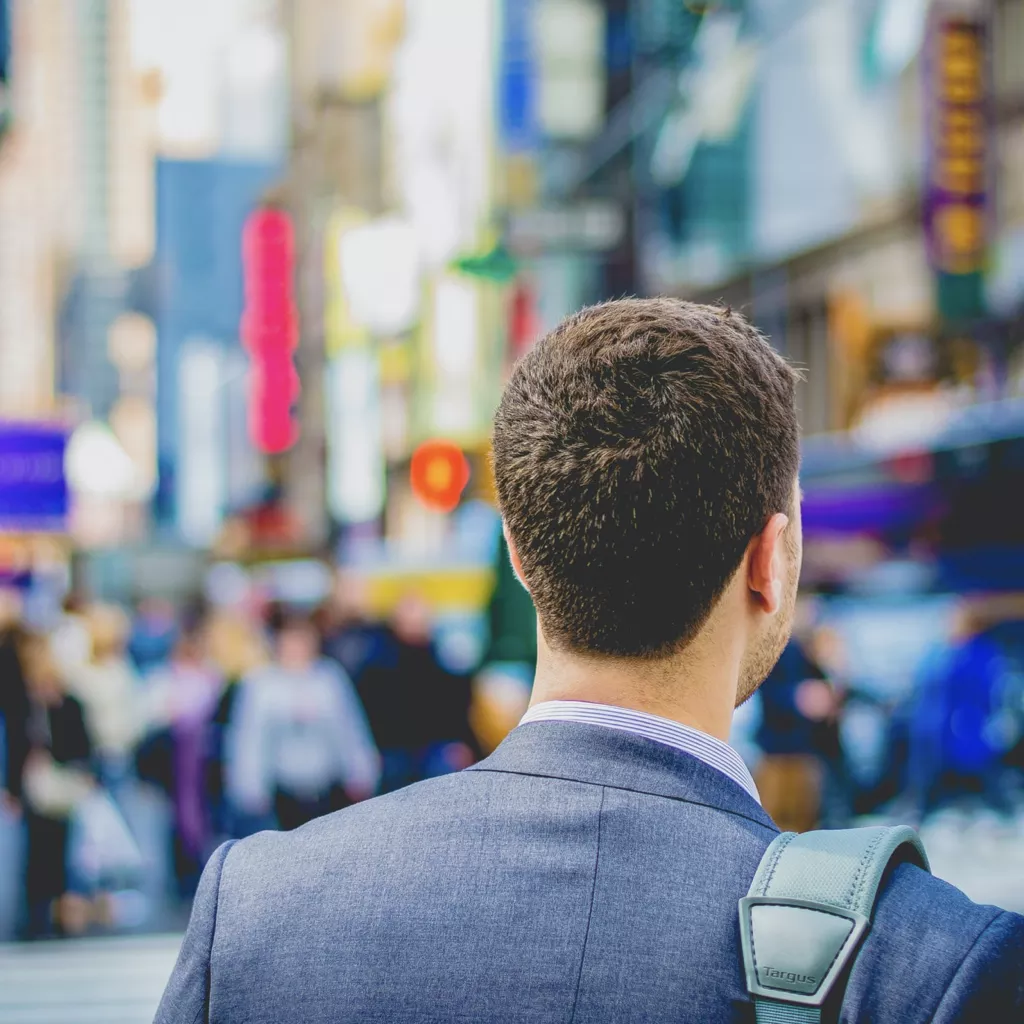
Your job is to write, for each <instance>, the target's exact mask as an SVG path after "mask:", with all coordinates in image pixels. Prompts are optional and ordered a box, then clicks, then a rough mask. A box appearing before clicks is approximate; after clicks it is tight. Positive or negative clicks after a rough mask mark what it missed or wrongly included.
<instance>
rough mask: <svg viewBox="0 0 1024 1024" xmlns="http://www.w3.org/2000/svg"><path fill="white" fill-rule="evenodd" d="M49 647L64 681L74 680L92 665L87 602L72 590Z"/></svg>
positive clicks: (51, 636)
mask: <svg viewBox="0 0 1024 1024" xmlns="http://www.w3.org/2000/svg"><path fill="white" fill-rule="evenodd" d="M50 644H51V647H52V649H53V656H54V658H55V659H56V660H57V666H58V668H59V669H60V672H61V674H62V676H63V677H64V678H65V679H72V678H74V676H75V674H76V673H77V672H78V670H79V669H80V668H82V666H83V665H87V664H88V663H89V659H90V657H91V653H92V638H91V636H90V633H89V623H88V620H87V618H86V602H85V600H84V598H83V597H82V595H81V594H80V593H79V592H78V591H76V590H71V591H69V592H68V594H67V595H66V596H65V597H64V600H63V602H62V603H61V613H60V616H59V617H58V619H57V622H56V623H55V625H54V627H53V629H52V631H51V633H50Z"/></svg>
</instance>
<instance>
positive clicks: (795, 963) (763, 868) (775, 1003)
mask: <svg viewBox="0 0 1024 1024" xmlns="http://www.w3.org/2000/svg"><path fill="white" fill-rule="evenodd" d="M904 861H909V862H910V863H912V864H917V865H918V866H919V867H921V868H924V870H925V871H928V870H929V866H928V857H927V855H926V854H925V852H924V847H923V846H922V845H921V840H920V838H919V836H918V834H917V833H916V832H915V831H914V830H913V829H912V828H909V827H908V826H906V825H898V826H895V827H886V826H871V827H868V828H851V829H837V830H834V831H820V832H805V833H803V834H801V835H798V834H796V833H795V832H783V833H782V834H781V835H779V836H777V837H776V838H775V840H774V841H773V842H772V844H771V846H769V847H768V849H767V850H766V851H765V854H764V857H762V859H761V864H760V866H759V867H758V869H757V874H756V875H755V876H754V881H753V882H752V883H751V885H750V891H749V892H748V893H747V895H746V896H745V897H744V898H743V899H741V900H740V904H739V911H740V940H741V943H742V948H743V964H744V968H745V971H746V979H747V991H748V992H749V993H750V994H751V996H753V998H754V1004H755V1009H756V1013H757V1024H820V1022H821V1021H822V1006H823V1004H824V1003H825V1001H826V999H827V998H828V997H829V996H830V995H834V996H835V1000H838V1001H839V1002H841V996H842V991H843V988H844V986H845V983H846V979H847V978H848V977H849V968H852V966H853V963H854V961H855V960H856V957H857V953H858V951H859V949H860V945H861V942H862V940H863V938H864V936H865V934H866V933H867V931H868V929H869V928H870V927H871V915H872V913H873V911H874V907H875V898H876V897H877V895H878V891H879V889H880V887H881V885H882V881H883V879H884V878H885V877H886V875H887V872H888V869H889V867H890V865H892V866H895V865H896V864H899V863H903V862H904ZM837 982H840V984H837ZM830 1005H835V1002H834V1001H833V1002H830Z"/></svg>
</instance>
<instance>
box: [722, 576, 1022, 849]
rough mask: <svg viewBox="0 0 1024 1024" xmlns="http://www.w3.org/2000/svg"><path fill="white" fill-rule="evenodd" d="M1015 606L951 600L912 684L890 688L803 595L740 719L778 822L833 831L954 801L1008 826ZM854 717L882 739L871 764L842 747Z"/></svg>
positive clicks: (1018, 619) (1018, 679)
mask: <svg viewBox="0 0 1024 1024" xmlns="http://www.w3.org/2000/svg"><path fill="white" fill-rule="evenodd" d="M1019 605H1020V602H1019V601H1018V600H1016V599H1015V598H1014V597H1012V596H1008V595H1004V596H996V597H992V596H961V597H958V598H956V599H955V600H954V602H953V607H952V609H951V611H950V613H949V614H948V616H947V618H948V623H947V624H946V626H945V627H944V628H942V629H940V630H939V632H938V635H937V638H936V639H935V640H934V641H933V642H932V643H931V644H930V645H929V646H927V647H926V648H925V650H924V652H923V655H922V656H921V657H920V658H918V659H917V661H916V664H915V666H914V669H913V673H912V678H911V679H910V685H909V686H908V687H907V688H906V689H905V690H904V691H903V692H900V691H899V690H892V689H890V690H889V691H888V692H887V691H886V689H885V688H882V689H881V690H880V689H879V687H877V686H869V685H865V680H864V679H863V678H861V677H860V675H859V674H858V672H857V671H856V670H855V669H854V668H853V662H854V660H855V659H854V658H852V657H851V652H850V650H849V649H848V648H849V645H848V642H847V641H846V640H844V637H843V635H842V632H841V631H840V630H838V629H837V628H836V627H835V625H834V624H833V623H832V622H830V621H829V619H828V616H827V614H823V611H822V610H823V608H824V607H826V605H825V604H824V603H823V602H821V601H820V600H817V601H816V600H814V599H812V598H809V597H802V598H801V603H800V607H799V609H798V615H797V622H796V627H795V630H794V635H793V637H792V639H791V641H790V643H789V645H788V646H787V648H786V650H785V651H784V653H783V655H782V657H781V659H780V660H779V662H778V664H777V665H776V667H775V668H774V670H773V671H772V673H771V675H770V676H769V677H768V679H767V680H766V681H765V683H764V685H763V686H762V688H761V690H760V691H759V694H758V697H757V701H758V708H757V710H756V712H755V714H754V715H753V716H747V718H746V719H745V724H746V726H747V731H748V741H749V742H751V743H752V745H753V747H752V749H753V753H752V754H750V753H749V752H748V757H749V758H750V759H751V760H753V761H754V762H755V779H756V781H757V784H758V788H759V791H760V793H761V797H762V800H763V802H764V805H765V807H766V809H767V810H768V811H769V813H771V815H772V817H773V818H774V819H775V821H776V822H777V823H778V824H779V826H780V827H781V828H782V829H783V830H790V831H796V832H802V831H806V830H808V829H811V828H815V827H819V826H821V827H828V828H842V827H845V826H848V825H849V824H850V823H851V822H852V821H853V819H855V818H863V817H864V816H866V815H875V814H878V815H881V816H884V817H886V818H888V819H890V820H899V821H903V822H907V823H909V824H912V825H915V826H920V825H921V824H922V823H923V822H924V821H925V819H926V818H928V817H929V816H930V815H932V814H934V813H935V812H937V811H940V810H943V809H947V808H950V807H954V806H960V807H967V808H969V809H970V810H972V811H978V810H981V811H983V812H986V813H989V814H990V815H991V816H993V817H994V818H996V819H998V820H1000V821H1002V822H1003V823H1004V824H1005V825H1006V826H1007V827H1008V828H1016V827H1017V826H1016V821H1017V817H1018V814H1019V811H1020V808H1021V806H1022V802H1021V797H1022V795H1024V788H1022V782H1024V672H1022V667H1024V615H1022V614H1021V612H1022V609H1021V607H1020V606H1019ZM865 713H866V714H867V715H868V716H869V717H870V718H872V719H873V720H874V721H875V723H877V724H876V729H877V731H878V733H879V736H878V742H877V743H876V744H875V746H876V748H877V751H876V755H875V756H874V757H873V758H865V757H864V756H863V752H862V751H858V750H857V749H856V746H857V744H856V743H851V742H849V740H850V739H852V738H854V734H855V732H856V730H854V729H853V728H851V727H849V726H850V723H851V720H853V719H854V718H856V717H858V716H863V715H864V714H865ZM741 720H743V719H742V716H741ZM865 760H867V761H868V762H870V763H868V764H867V765H865V763H864V762H865Z"/></svg>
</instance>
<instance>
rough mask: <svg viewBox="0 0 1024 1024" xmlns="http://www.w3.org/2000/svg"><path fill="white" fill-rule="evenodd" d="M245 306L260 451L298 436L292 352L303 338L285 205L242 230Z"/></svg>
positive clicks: (253, 422) (252, 414)
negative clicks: (296, 301) (300, 332)
mask: <svg viewBox="0 0 1024 1024" xmlns="http://www.w3.org/2000/svg"><path fill="white" fill-rule="evenodd" d="M242 264H243V267H244V273H245V311H244V313H243V314H242V324H241V334H242V343H243V344H244V345H245V348H246V350H247V351H248V352H249V355H250V357H251V360H252V363H251V367H250V375H249V431H250V434H251V436H252V439H253V443H254V444H255V445H256V447H257V448H258V449H259V450H260V451H261V452H266V453H268V454H273V453H275V452H283V451H286V450H287V449H289V448H291V446H292V445H293V444H295V442H296V441H297V440H298V437H299V426H298V423H297V422H296V420H295V402H296V401H297V400H298V397H299V390H300V387H299V375H298V373H297V372H296V369H295V364H294V362H293V357H294V353H295V349H296V346H297V345H298V341H299V318H298V313H297V312H296V308H295V295H294V291H293V285H292V277H293V272H294V269H295V237H294V231H293V229H292V222H291V219H290V218H289V216H288V214H287V213H285V212H284V211H283V210H275V209H261V210H257V211H255V212H254V213H252V214H251V215H250V216H249V219H248V220H247V221H246V224H245V230H244V231H243V234H242Z"/></svg>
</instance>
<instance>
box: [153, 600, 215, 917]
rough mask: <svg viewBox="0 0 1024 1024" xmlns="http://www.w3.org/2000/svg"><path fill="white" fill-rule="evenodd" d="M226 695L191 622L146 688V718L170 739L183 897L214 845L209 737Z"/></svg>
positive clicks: (198, 628) (192, 887)
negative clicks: (208, 787)
mask: <svg viewBox="0 0 1024 1024" xmlns="http://www.w3.org/2000/svg"><path fill="white" fill-rule="evenodd" d="M220 696H221V676H220V674H219V673H218V672H217V670H216V669H215V668H214V666H213V665H212V664H211V662H210V661H209V660H208V659H207V657H206V647H205V633H204V628H203V625H202V623H201V621H196V620H194V619H193V620H192V621H187V622H185V623H184V624H183V625H182V627H181V629H180V631H179V632H178V638H177V641H176V643H175V645H174V648H173V650H172V651H171V656H170V658H169V660H168V661H167V663H166V664H165V665H162V666H160V667H159V668H156V669H154V670H153V671H152V672H151V674H150V676H149V678H148V680H147V686H146V706H147V715H146V719H147V722H148V723H149V726H150V728H151V729H155V730H157V731H162V730H166V731H167V732H168V733H169V735H170V739H171V751H172V771H171V794H170V795H171V799H172V805H173V808H174V866H175V875H176V877H177V880H178V888H179V895H181V896H182V897H188V896H191V895H192V893H193V892H194V891H195V886H196V884H197V883H198V881H199V872H200V871H201V870H202V867H203V864H204V863H205V858H206V855H207V854H208V853H209V852H210V851H209V849H208V847H209V843H210V841H211V834H212V832H211V821H210V807H209V801H208V799H207V794H206V778H205V766H206V758H207V748H208V733H209V730H210V727H211V722H212V718H213V713H214V710H215V708H216V706H217V702H218V700H219V699H220Z"/></svg>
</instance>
